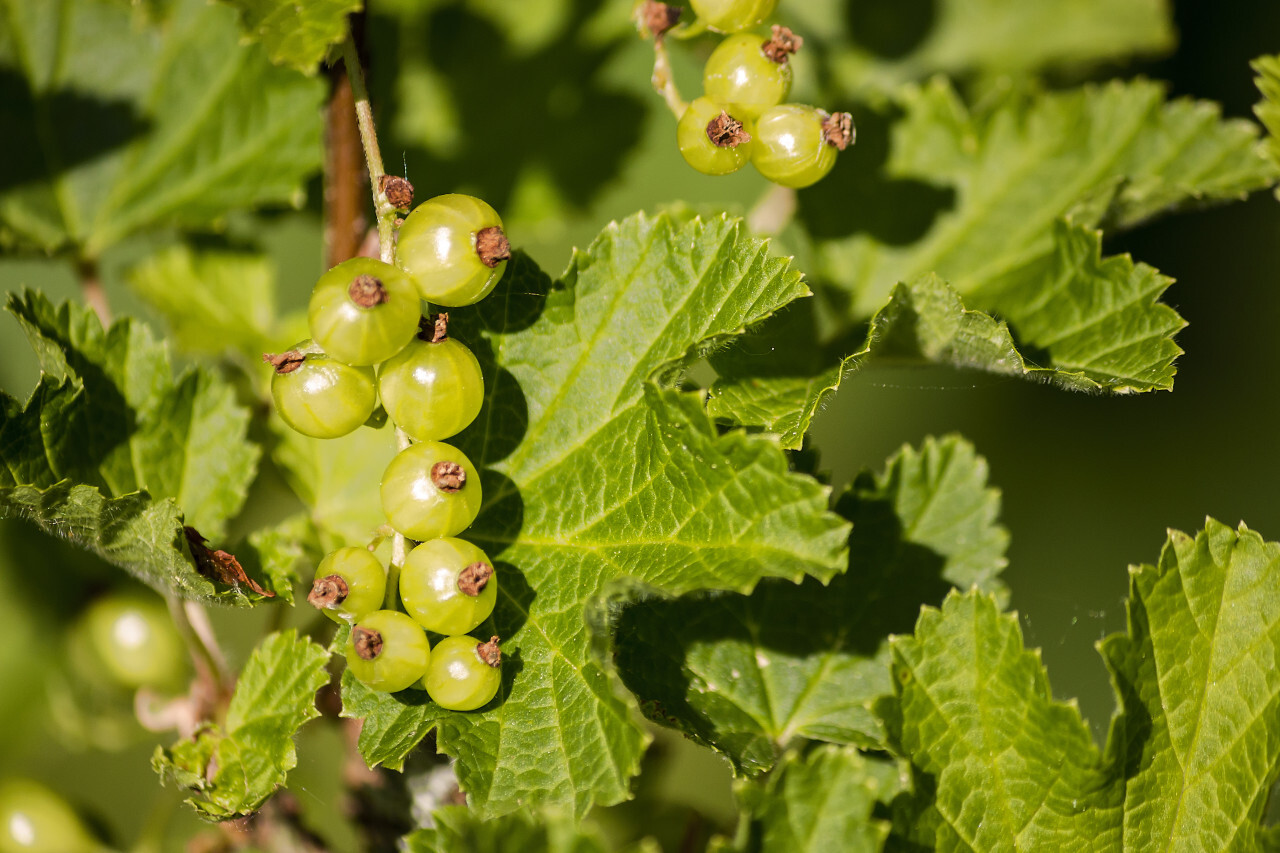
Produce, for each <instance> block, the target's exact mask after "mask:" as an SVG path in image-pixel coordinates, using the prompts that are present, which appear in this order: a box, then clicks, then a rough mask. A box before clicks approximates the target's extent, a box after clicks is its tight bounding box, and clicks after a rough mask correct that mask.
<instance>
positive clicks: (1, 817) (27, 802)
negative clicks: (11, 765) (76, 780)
mask: <svg viewBox="0 0 1280 853" xmlns="http://www.w3.org/2000/svg"><path fill="white" fill-rule="evenodd" d="M105 849H106V848H104V847H102V846H100V845H99V844H98V843H97V842H96V841H94V839H93V837H92V836H91V835H90V834H89V830H88V829H86V828H85V825H84V822H83V821H81V820H80V816H79V815H78V814H76V813H75V810H74V809H72V808H71V806H70V805H69V804H68V803H67V801H66V800H64V799H63V798H62V797H60V796H59V795H58V794H56V793H54V792H53V791H51V790H49V789H48V788H46V787H45V786H44V785H40V784H38V783H36V782H32V781H30V780H28V779H17V778H12V779H4V780H0V853H29V851H48V853H94V851H103V850H105Z"/></svg>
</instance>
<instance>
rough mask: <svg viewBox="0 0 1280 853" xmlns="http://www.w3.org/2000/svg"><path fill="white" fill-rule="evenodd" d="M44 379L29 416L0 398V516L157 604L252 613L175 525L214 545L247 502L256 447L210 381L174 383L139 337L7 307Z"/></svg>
mask: <svg viewBox="0 0 1280 853" xmlns="http://www.w3.org/2000/svg"><path fill="white" fill-rule="evenodd" d="M7 308H8V310H9V312H10V313H11V314H13V315H14V316H15V317H16V318H17V319H18V321H19V322H20V323H21V324H22V327H23V330H24V331H25V332H26V334H27V338H28V340H29V341H30V342H31V345H32V347H33V349H34V350H35V351H36V355H37V356H38V357H39V360H40V366H41V369H42V370H43V372H44V376H43V377H42V379H41V381H40V384H39V385H38V386H37V388H36V391H35V393H34V394H33V395H32V397H31V399H30V400H29V401H28V403H27V405H26V406H25V407H21V406H20V405H19V404H18V403H17V401H16V400H14V399H12V398H11V397H9V396H7V395H3V398H2V402H3V406H4V409H3V415H2V419H0V462H2V463H3V467H2V468H0V513H3V514H5V515H10V514H16V515H21V516H23V517H26V518H30V519H32V520H34V521H35V522H36V523H38V524H39V525H40V526H41V527H42V528H43V529H44V530H45V531H46V532H49V533H53V534H56V535H64V536H67V537H69V538H72V539H73V540H74V541H76V542H77V543H78V544H81V545H83V546H84V547H86V548H88V549H89V550H92V551H94V552H96V553H97V554H99V555H100V556H102V557H103V558H104V559H106V560H108V561H110V562H113V563H115V564H117V565H119V566H121V567H123V568H126V569H128V570H129V571H130V572H132V573H133V574H134V575H136V576H137V577H139V578H140V579H141V580H143V581H145V582H147V583H149V584H151V585H152V586H154V587H155V588H156V589H158V590H160V591H162V592H163V591H167V590H173V591H176V592H178V593H179V594H181V595H183V596H185V597H189V598H206V599H214V598H217V599H223V600H226V601H231V602H235V603H248V601H249V599H248V598H247V597H246V593H243V592H241V591H240V589H239V588H238V586H232V587H231V588H219V587H217V586H215V584H213V583H211V582H210V580H208V579H206V578H205V577H202V576H201V575H200V574H199V573H198V572H197V569H196V565H195V564H194V563H193V561H192V558H191V555H190V551H189V548H188V544H187V539H186V537H185V536H184V533H183V526H184V524H185V525H190V526H193V527H195V528H197V529H198V530H199V531H200V532H201V533H203V534H204V535H205V536H209V537H213V538H215V539H216V538H218V537H220V536H221V535H222V532H223V530H224V529H225V526H226V522H227V520H228V519H229V518H231V517H232V516H233V515H234V514H235V513H236V512H237V511H239V508H240V506H241V505H242V503H243V501H244V496H245V492H246V490H247V489H248V486H249V483H250V482H252V480H253V476H254V472H255V468H256V463H257V459H258V448H257V446H256V445H254V444H251V443H250V442H248V441H247V440H246V431H247V428H248V421H249V413H248V412H247V411H246V410H245V409H244V408H243V407H241V406H240V405H239V404H238V403H237V402H236V400H235V395H234V393H233V391H232V389H231V387H230V386H228V385H227V384H225V383H224V382H222V381H221V380H219V379H218V378H217V377H216V376H215V375H214V374H212V373H210V372H208V371H204V370H200V369H192V370H188V371H187V372H185V373H184V374H182V375H181V376H179V377H178V378H177V379H176V380H175V379H174V378H173V375H172V371H171V369H170V366H169V358H168V354H167V352H166V351H165V348H164V347H163V345H161V344H159V343H157V342H156V341H155V339H154V338H152V336H151V333H150V331H148V329H147V328H146V326H144V325H142V324H140V323H136V322H134V321H132V320H128V319H125V320H122V321H120V322H117V323H115V324H114V325H112V326H111V328H110V329H107V330H104V329H103V328H102V326H101V324H100V323H99V322H98V319H97V317H96V316H95V315H94V314H93V312H92V311H90V310H89V309H87V308H85V307H83V306H79V305H76V304H73V303H65V304H63V305H62V306H61V307H60V308H55V307H54V306H53V305H51V304H50V303H49V301H48V300H47V299H45V297H44V296H42V295H41V294H39V293H34V292H27V293H24V294H22V295H21V296H19V295H16V294H11V295H10V297H9V302H8V306H7Z"/></svg>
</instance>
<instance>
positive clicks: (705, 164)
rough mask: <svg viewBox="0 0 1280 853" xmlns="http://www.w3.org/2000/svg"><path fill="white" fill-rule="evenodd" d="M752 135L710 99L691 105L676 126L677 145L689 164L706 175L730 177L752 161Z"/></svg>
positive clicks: (703, 99) (695, 101)
mask: <svg viewBox="0 0 1280 853" xmlns="http://www.w3.org/2000/svg"><path fill="white" fill-rule="evenodd" d="M750 142H751V134H749V133H747V131H746V130H745V129H744V128H743V126H742V122H740V121H738V120H737V119H736V118H734V117H733V116H731V115H729V113H728V112H727V111H726V110H725V108H724V107H723V106H722V105H721V104H718V103H716V102H715V101H713V100H711V99H710V98H697V99H695V100H694V102H693V103H691V104H689V107H688V109H686V110H685V111H684V115H682V116H681V117H680V121H679V123H678V124H677V125H676V145H678V146H679V148H680V154H681V155H683V156H684V159H685V162H687V163H688V164H689V165H690V166H692V167H693V168H695V169H697V170H698V171H699V172H702V173H703V174H704V175H727V174H729V173H730V172H736V171H738V170H739V169H741V168H742V167H743V166H745V165H746V163H747V160H749V159H750V157H751V146H750V144H749V143H750Z"/></svg>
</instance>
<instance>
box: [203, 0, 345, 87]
mask: <svg viewBox="0 0 1280 853" xmlns="http://www.w3.org/2000/svg"><path fill="white" fill-rule="evenodd" d="M222 2H224V3H226V4H228V5H230V6H233V7H235V8H236V9H237V10H238V11H239V12H240V25H241V26H242V27H243V28H244V31H245V32H246V33H248V35H249V38H250V39H251V40H253V41H258V42H262V46H263V48H265V49H266V51H267V55H268V56H270V57H271V61H272V62H274V63H276V64H277V65H287V66H289V67H291V68H296V69H297V70H299V71H303V72H306V73H308V74H310V73H313V72H314V71H315V70H316V67H317V66H318V65H319V64H320V62H321V60H323V59H324V57H325V54H326V53H328V51H329V46H330V45H333V44H337V43H338V42H340V41H342V40H343V39H344V38H346V37H347V15H348V14H350V13H353V12H359V11H360V9H361V7H362V6H363V4H362V3H361V0H309V2H307V3H297V2H294V0H222Z"/></svg>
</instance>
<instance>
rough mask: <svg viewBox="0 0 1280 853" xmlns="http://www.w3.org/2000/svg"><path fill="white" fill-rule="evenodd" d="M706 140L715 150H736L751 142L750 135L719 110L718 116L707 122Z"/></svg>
mask: <svg viewBox="0 0 1280 853" xmlns="http://www.w3.org/2000/svg"><path fill="white" fill-rule="evenodd" d="M707 139H710V140H711V142H712V144H714V145H715V146H716V147H717V148H737V147H738V146H739V145H742V144H743V143H745V142H750V141H751V134H749V133H747V131H746V129H745V128H743V126H742V122H740V121H738V120H737V119H736V118H734V117H733V116H731V115H729V114H728V113H727V112H725V111H723V110H721V111H720V115H718V116H716V117H715V118H713V119H712V120H711V121H709V122H707Z"/></svg>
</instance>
